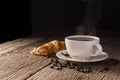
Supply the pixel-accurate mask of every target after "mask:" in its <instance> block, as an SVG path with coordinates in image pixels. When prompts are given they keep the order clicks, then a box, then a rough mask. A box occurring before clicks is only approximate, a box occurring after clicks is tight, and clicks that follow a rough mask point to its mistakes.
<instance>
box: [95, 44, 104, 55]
mask: <svg viewBox="0 0 120 80" xmlns="http://www.w3.org/2000/svg"><path fill="white" fill-rule="evenodd" d="M94 47H95V48H96V49H97V50H96V51H95V54H94V55H99V54H101V52H102V46H101V45H100V44H95V45H94Z"/></svg>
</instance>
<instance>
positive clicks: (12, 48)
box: [0, 37, 50, 80]
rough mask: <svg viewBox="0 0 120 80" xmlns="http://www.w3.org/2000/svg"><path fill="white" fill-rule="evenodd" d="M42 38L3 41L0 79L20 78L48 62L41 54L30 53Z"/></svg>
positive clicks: (0, 55) (19, 79) (29, 74)
mask: <svg viewBox="0 0 120 80" xmlns="http://www.w3.org/2000/svg"><path fill="white" fill-rule="evenodd" d="M42 40H44V38H39V37H38V38H33V37H31V38H23V39H18V40H15V41H12V42H7V43H3V44H4V45H3V44H2V45H1V47H2V48H3V50H1V51H0V80H15V79H16V80H22V79H25V78H27V77H29V76H31V75H32V74H34V73H35V72H37V71H39V70H40V69H41V68H43V67H44V66H46V65H47V64H49V63H50V61H49V59H47V58H46V57H43V56H36V55H33V54H30V51H31V50H33V48H34V47H35V46H36V45H38V44H39V45H40V44H42Z"/></svg>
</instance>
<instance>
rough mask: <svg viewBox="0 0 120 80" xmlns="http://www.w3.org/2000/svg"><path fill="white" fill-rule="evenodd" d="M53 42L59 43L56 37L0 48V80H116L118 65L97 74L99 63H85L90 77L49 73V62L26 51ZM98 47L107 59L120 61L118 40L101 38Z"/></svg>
mask: <svg viewBox="0 0 120 80" xmlns="http://www.w3.org/2000/svg"><path fill="white" fill-rule="evenodd" d="M53 39H58V40H63V39H64V37H60V36H59V35H57V36H54V37H52V36H51V35H49V36H47V37H44V36H43V37H39V36H29V37H26V38H20V39H16V40H13V41H8V42H5V43H2V44H0V80H120V63H118V64H116V65H111V66H109V68H110V70H109V71H105V72H100V69H102V68H103V67H104V64H103V62H95V63H88V64H86V66H91V67H92V72H91V73H82V72H79V71H76V70H74V69H69V68H63V69H61V70H55V69H51V68H50V65H51V61H50V59H51V58H48V57H45V56H37V55H33V54H30V51H31V50H32V49H33V48H34V47H36V46H38V45H41V44H43V43H45V42H48V41H50V40H53ZM101 44H102V46H103V49H104V51H105V52H107V53H108V54H109V57H110V58H113V59H117V60H119V61H120V37H102V38H101Z"/></svg>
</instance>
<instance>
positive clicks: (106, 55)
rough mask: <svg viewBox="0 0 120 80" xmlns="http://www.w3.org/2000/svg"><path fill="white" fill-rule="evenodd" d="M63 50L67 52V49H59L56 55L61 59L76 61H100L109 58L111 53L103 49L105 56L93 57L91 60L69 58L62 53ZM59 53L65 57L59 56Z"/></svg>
mask: <svg viewBox="0 0 120 80" xmlns="http://www.w3.org/2000/svg"><path fill="white" fill-rule="evenodd" d="M63 51H64V52H65V51H67V50H66V49H65V50H60V51H58V52H57V53H56V56H57V57H58V58H60V59H63V60H67V61H74V62H98V61H102V60H105V59H107V58H108V57H109V55H108V54H107V53H106V52H104V51H102V53H101V54H103V55H105V57H103V58H99V59H91V60H85V59H74V58H69V57H66V56H64V55H63V54H62V53H61V52H63ZM101 54H100V55H101ZM59 55H63V56H64V58H63V57H62V56H59ZM96 56H98V55H96ZM94 57H95V56H94Z"/></svg>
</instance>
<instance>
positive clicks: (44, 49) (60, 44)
mask: <svg viewBox="0 0 120 80" xmlns="http://www.w3.org/2000/svg"><path fill="white" fill-rule="evenodd" d="M64 49H66V47H65V42H64V41H58V40H53V41H50V42H48V43H45V44H43V45H41V46H39V47H38V48H35V49H33V51H32V53H33V54H37V55H44V56H45V55H52V54H55V53H56V52H58V51H60V50H64Z"/></svg>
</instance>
